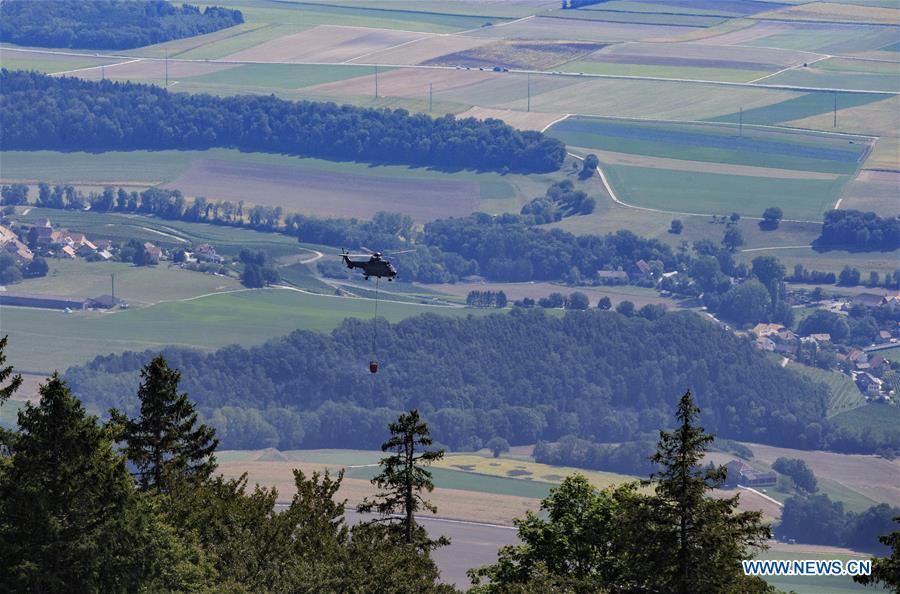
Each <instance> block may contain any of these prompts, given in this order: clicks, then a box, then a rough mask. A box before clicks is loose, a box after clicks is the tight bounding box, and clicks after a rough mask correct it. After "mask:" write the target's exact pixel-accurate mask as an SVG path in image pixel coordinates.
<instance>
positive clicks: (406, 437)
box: [357, 410, 450, 550]
mask: <svg viewBox="0 0 900 594" xmlns="http://www.w3.org/2000/svg"><path fill="white" fill-rule="evenodd" d="M388 428H389V430H390V432H391V438H390V439H388V440H387V441H386V442H384V443H383V444H382V445H381V451H382V452H388V451H391V452H394V454H392V455H390V456H388V457H386V458H382V459H381V466H382V471H381V473H379V474H378V475H377V476H375V477H374V478H373V479H372V484H373V485H375V486H376V487H378V489H379V490H380V491H379V493H378V494H377V495H376V496H375V499H374V500H369V499H368V498H366V499H365V500H363V502H362V503H361V504H360V505H359V506H358V507H357V510H358V511H359V512H361V513H367V512H373V511H374V512H377V513H379V514H381V518H379V519H377V520H375V522H383V523H387V524H392V525H394V527H395V528H397V529H399V531H400V533H401V534H402V538H403V541H404V542H405V543H406V544H413V543H416V544H417V545H419V546H421V547H422V548H423V549H425V550H429V549H432V548H434V547H436V546H443V545H447V544H449V543H450V541H449V540H448V539H447V538H445V537H441V538H439V539H437V540H430V539H429V538H428V537H427V535H426V534H425V531H424V529H421V528H419V527H417V526H416V520H415V513H416V512H417V511H419V510H420V509H427V510H428V511H430V512H431V513H437V508H436V507H435V506H434V505H432V504H431V503H429V502H428V501H426V500H425V498H424V497H423V496H422V491H428V492H431V491H432V490H434V483H433V482H432V480H431V472H429V471H428V470H426V468H425V467H426V466H428V465H430V464H431V463H432V462H435V461H437V460H440V459H441V458H443V457H444V451H443V450H428V449H426V448H427V447H428V446H430V445H431V444H432V441H431V437H430V436H429V431H428V425H427V424H426V423H425V422H424V421H422V420H421V418H420V417H419V411H418V410H411V411H410V412H409V413H407V414H403V415H400V418H399V419H398V420H397V422H396V423H391V424H389V425H388ZM397 512H402V513H403V518H402V519H400V520H399V522H398V521H396V518H393V517H392V514H395V513H397Z"/></svg>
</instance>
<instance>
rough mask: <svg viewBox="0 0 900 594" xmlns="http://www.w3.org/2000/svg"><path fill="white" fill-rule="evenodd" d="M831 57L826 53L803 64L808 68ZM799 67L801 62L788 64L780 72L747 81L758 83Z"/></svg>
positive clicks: (748, 82)
mask: <svg viewBox="0 0 900 594" xmlns="http://www.w3.org/2000/svg"><path fill="white" fill-rule="evenodd" d="M831 57H833V56H830V55H827V54H826V55H824V56H822V57H820V58H816V59H815V60H813V61H812V62H803V63H802V65H803V67H804V68H806V67H808V66H812V65H813V64H815V63H816V62H821V61H822V60H827V59H828V58H831ZM799 67H800V64H794V65H793V66H788V67H787V68H782V69H781V70H779V71H778V72H773V73H772V74H767V75H765V76H760V77H759V78H754V79H753V80H748V81H747V84H751V85H752V84H753V83H758V82H759V81H761V80H765V79H767V78H772V77H773V76H778V75H779V74H781V73H782V72H787V71H788V70H794V69H795V68H799Z"/></svg>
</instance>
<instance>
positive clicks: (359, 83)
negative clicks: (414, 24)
mask: <svg viewBox="0 0 900 594" xmlns="http://www.w3.org/2000/svg"><path fill="white" fill-rule="evenodd" d="M496 76H500V73H494V72H481V71H478V70H436V69H433V68H422V69H417V68H402V69H398V70H391V71H390V72H385V73H382V74H379V75H378V91H379V94H380V95H382V96H391V97H416V98H421V97H424V96H425V93H426V92H427V91H428V86H429V85H432V88H433V90H434V93H435V94H438V93H440V92H441V91H447V90H449V89H456V88H460V87H466V86H469V85H472V84H475V83H478V82H481V81H484V80H488V79H490V78H492V77H496ZM374 90H375V78H374V74H372V75H368V76H358V77H356V78H349V79H347V80H342V81H338V82H333V83H326V84H321V85H315V86H312V87H309V88H308V89H307V91H308V92H310V93H318V94H323V95H335V96H341V95H372V94H373V93H374Z"/></svg>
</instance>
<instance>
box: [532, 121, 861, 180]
mask: <svg viewBox="0 0 900 594" xmlns="http://www.w3.org/2000/svg"><path fill="white" fill-rule="evenodd" d="M549 134H550V135H551V136H554V137H555V138H558V139H560V140H562V141H563V142H565V143H566V144H568V145H570V146H577V147H584V148H588V149H591V148H593V149H599V150H608V151H615V152H618V153H629V154H634V155H646V156H650V157H666V158H670V159H681V160H685V161H704V162H708V163H728V164H733V165H752V166H755V167H772V168H777V169H792V170H798V171H815V172H819V173H835V174H843V175H847V174H851V173H853V172H855V171H856V168H857V167H858V166H859V161H860V159H861V158H862V157H863V155H864V154H865V152H866V149H867V146H868V145H867V144H866V141H865V139H864V138H861V137H852V136H840V137H836V136H826V135H824V134H818V133H815V132H807V131H800V130H798V131H793V130H784V129H782V130H770V129H762V128H750V127H748V128H745V129H744V130H743V131H739V130H738V129H736V128H735V127H734V126H719V125H714V124H709V125H707V124H679V123H670V122H646V121H638V120H627V119H610V118H588V117H573V118H568V119H566V120H563V121H562V122H559V123H558V124H555V125H554V126H553V127H552V128H550V130H549Z"/></svg>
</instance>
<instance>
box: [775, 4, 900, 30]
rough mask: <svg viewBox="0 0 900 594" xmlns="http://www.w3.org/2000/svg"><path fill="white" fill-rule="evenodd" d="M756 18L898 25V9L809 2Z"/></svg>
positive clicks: (899, 21) (899, 20) (899, 13)
mask: <svg viewBox="0 0 900 594" xmlns="http://www.w3.org/2000/svg"><path fill="white" fill-rule="evenodd" d="M757 16H759V17H763V18H778V19H799V20H811V21H825V22H835V23H879V24H884V25H896V24H897V23H900V9H897V8H889V7H880V6H860V5H859V4H838V3H835V2H810V3H808V4H800V5H796V6H790V7H788V8H780V9H778V10H772V11H769V12H765V13H762V14H759V15H757Z"/></svg>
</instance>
